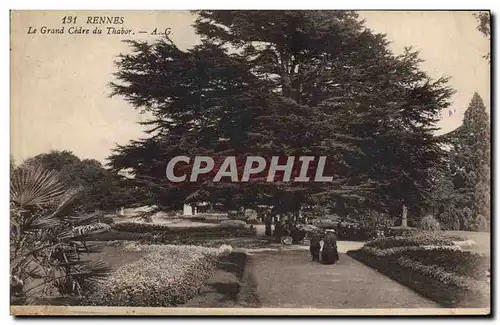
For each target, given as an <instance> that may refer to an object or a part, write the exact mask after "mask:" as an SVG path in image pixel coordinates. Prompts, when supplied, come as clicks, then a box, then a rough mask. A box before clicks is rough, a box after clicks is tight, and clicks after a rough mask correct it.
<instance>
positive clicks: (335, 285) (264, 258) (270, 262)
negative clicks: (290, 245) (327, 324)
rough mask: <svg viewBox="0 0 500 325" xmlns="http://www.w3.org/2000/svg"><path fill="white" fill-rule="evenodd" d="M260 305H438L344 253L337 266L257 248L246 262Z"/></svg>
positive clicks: (298, 253) (298, 254) (301, 253)
mask: <svg viewBox="0 0 500 325" xmlns="http://www.w3.org/2000/svg"><path fill="white" fill-rule="evenodd" d="M247 271H250V274H251V275H252V277H253V281H254V283H255V285H256V290H257V292H256V294H257V296H258V299H259V302H260V304H261V305H262V307H269V308H273V307H282V308H297V307H302V308H342V309H348V308H439V305H438V304H436V303H434V302H432V301H430V300H428V299H426V298H424V297H422V296H420V295H418V294H417V293H415V292H414V291H412V290H411V289H409V288H407V287H405V286H403V285H401V284H399V283H397V282H395V281H393V280H391V279H389V278H387V277H386V276H384V275H382V274H380V273H378V272H377V271H375V270H373V269H371V268H370V267H368V266H366V265H364V264H362V263H360V262H358V261H355V260H353V259H352V258H350V257H349V256H347V255H345V254H341V255H340V261H339V262H338V263H337V264H335V265H322V264H318V263H315V262H312V261H311V260H310V257H309V252H308V251H305V250H299V251H291V250H288V251H281V252H255V253H253V254H251V255H250V256H249V258H248V262H247Z"/></svg>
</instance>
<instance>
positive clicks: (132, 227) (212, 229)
mask: <svg viewBox="0 0 500 325" xmlns="http://www.w3.org/2000/svg"><path fill="white" fill-rule="evenodd" d="M112 228H113V229H114V230H117V231H126V232H138V233H159V232H169V233H183V234H188V233H189V234H192V233H216V232H221V231H222V232H224V231H231V230H237V229H241V228H242V227H241V224H240V223H238V224H234V225H232V224H224V225H216V226H202V227H170V226H168V225H163V224H153V223H138V222H120V223H115V224H114V225H113V226H112Z"/></svg>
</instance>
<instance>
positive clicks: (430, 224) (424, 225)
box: [420, 214, 440, 231]
mask: <svg viewBox="0 0 500 325" xmlns="http://www.w3.org/2000/svg"><path fill="white" fill-rule="evenodd" d="M420 229H422V230H428V231H437V230H439V229H440V225H439V222H438V221H437V220H436V218H434V216H432V215H430V214H429V215H427V216H425V217H423V218H422V220H420Z"/></svg>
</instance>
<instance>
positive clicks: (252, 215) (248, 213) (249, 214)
mask: <svg viewBox="0 0 500 325" xmlns="http://www.w3.org/2000/svg"><path fill="white" fill-rule="evenodd" d="M257 217H258V215H257V211H255V210H253V209H246V210H245V219H246V220H247V221H248V220H257Z"/></svg>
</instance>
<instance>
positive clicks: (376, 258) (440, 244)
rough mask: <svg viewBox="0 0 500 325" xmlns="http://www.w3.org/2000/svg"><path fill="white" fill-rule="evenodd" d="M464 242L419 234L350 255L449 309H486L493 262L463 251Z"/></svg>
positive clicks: (387, 240)
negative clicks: (490, 270)
mask: <svg viewBox="0 0 500 325" xmlns="http://www.w3.org/2000/svg"><path fill="white" fill-rule="evenodd" d="M464 242H466V241H464V240H463V238H460V237H456V236H455V237H449V236H446V235H444V234H442V233H435V232H430V233H419V234H414V235H412V236H408V237H389V238H383V239H377V240H373V241H371V242H368V243H367V244H366V245H365V246H363V247H362V248H361V249H359V250H356V251H350V252H348V255H350V256H351V257H353V258H355V259H357V260H359V261H361V262H363V263H365V264H367V265H369V266H371V267H373V268H374V269H376V270H378V271H379V272H381V273H384V274H386V275H387V276H389V277H391V278H393V279H394V280H396V281H398V282H400V283H402V284H404V285H406V286H408V287H410V288H412V289H413V290H415V291H417V292H419V293H420V294H422V295H423V296H426V297H428V298H430V299H432V300H434V301H436V302H438V303H440V304H441V305H443V306H445V307H485V306H487V305H488V300H489V284H488V282H487V271H488V270H489V261H488V258H487V257H485V256H482V255H480V254H476V253H471V252H467V251H463V250H462V247H461V244H462V243H464Z"/></svg>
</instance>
